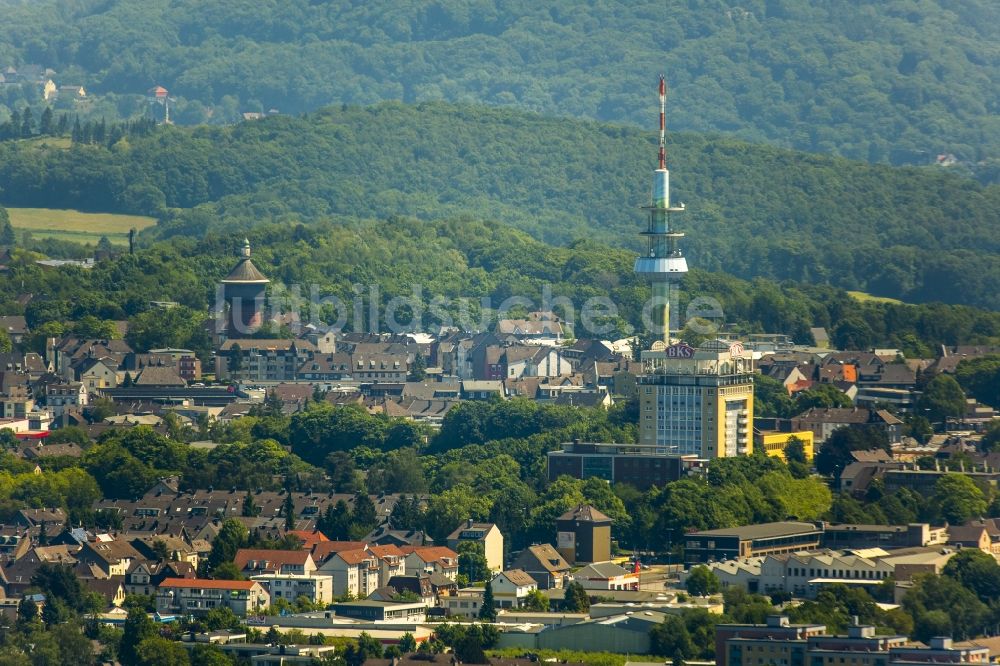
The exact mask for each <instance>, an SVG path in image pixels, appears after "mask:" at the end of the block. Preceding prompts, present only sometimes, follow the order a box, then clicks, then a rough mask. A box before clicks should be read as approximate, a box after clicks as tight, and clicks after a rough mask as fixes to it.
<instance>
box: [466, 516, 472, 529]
mask: <svg viewBox="0 0 1000 666" xmlns="http://www.w3.org/2000/svg"><path fill="white" fill-rule="evenodd" d="M472 524H473V521H472V518H469V519H468V520H467V521H466V522H465V526H466V527H468V528H470V529H471V528H472Z"/></svg>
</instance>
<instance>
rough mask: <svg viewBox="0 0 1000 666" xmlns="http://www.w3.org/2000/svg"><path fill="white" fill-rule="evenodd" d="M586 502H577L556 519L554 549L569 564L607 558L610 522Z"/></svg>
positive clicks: (608, 554) (609, 545) (609, 546)
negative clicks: (576, 504) (578, 503)
mask: <svg viewBox="0 0 1000 666" xmlns="http://www.w3.org/2000/svg"><path fill="white" fill-rule="evenodd" d="M612 522H613V521H612V520H611V518H610V517H608V516H606V515H604V514H603V513H601V512H600V511H598V510H597V509H595V508H594V507H592V506H590V505H589V504H580V505H578V506H576V507H574V508H573V509H570V510H569V511H567V512H566V513H564V514H563V515H561V516H559V518H557V519H556V550H557V551H559V554H560V555H562V556H563V558H565V560H566V561H567V562H569V563H570V564H578V563H583V562H605V561H607V560H610V559H611V523H612Z"/></svg>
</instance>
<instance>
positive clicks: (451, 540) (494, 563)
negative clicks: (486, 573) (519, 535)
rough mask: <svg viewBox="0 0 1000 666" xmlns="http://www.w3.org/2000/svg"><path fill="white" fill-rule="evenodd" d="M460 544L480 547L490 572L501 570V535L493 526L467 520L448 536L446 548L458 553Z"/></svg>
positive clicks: (498, 529) (497, 528)
mask: <svg viewBox="0 0 1000 666" xmlns="http://www.w3.org/2000/svg"><path fill="white" fill-rule="evenodd" d="M461 543H476V544H479V545H481V546H482V548H483V554H484V555H485V556H486V566H487V567H489V569H490V571H494V572H496V571H502V570H503V534H501V533H500V528H499V527H497V526H496V525H495V524H493V523H477V522H475V521H474V520H472V519H471V518H469V519H468V520H467V521H466V522H464V523H462V524H461V525H459V526H458V527H457V528H456V529H455V531H454V532H452V533H451V534H449V535H448V547H449V548H451V549H452V550H454V551H455V552H459V551H458V546H459V544H461Z"/></svg>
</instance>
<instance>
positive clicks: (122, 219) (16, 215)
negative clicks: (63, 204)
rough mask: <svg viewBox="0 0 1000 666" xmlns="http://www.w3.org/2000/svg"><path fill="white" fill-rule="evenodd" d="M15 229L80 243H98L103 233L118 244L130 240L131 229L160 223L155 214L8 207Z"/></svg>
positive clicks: (38, 236)
mask: <svg viewBox="0 0 1000 666" xmlns="http://www.w3.org/2000/svg"><path fill="white" fill-rule="evenodd" d="M7 212H8V213H9V214H10V223H11V226H13V227H14V230H15V231H18V232H21V231H30V232H31V235H32V236H34V237H36V238H55V239H58V240H67V241H74V242H77V243H96V242H97V241H99V240H100V239H101V236H107V237H108V240H109V241H111V242H112V243H116V244H118V245H125V244H126V243H128V231H129V229H133V228H134V229H135V230H136V231H141V230H143V229H145V228H146V227H149V226H152V225H154V224H156V220H155V219H153V218H151V217H143V216H141V215H115V214H112V213H81V212H80V211H78V210H57V209H54V208H8V209H7Z"/></svg>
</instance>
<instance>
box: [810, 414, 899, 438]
mask: <svg viewBox="0 0 1000 666" xmlns="http://www.w3.org/2000/svg"><path fill="white" fill-rule="evenodd" d="M844 426H847V427H850V428H858V427H866V426H872V427H876V428H879V429H881V430H883V431H884V432H885V434H886V436H887V437H888V438H889V443H890V444H898V443H899V442H900V441H901V439H902V436H903V422H902V421H900V420H899V419H898V418H897V417H896V416H894V415H893V414H891V413H889V412H888V411H886V410H884V409H879V410H873V409H864V408H860V407H836V408H835V407H830V408H819V407H816V408H812V409H809V410H807V411H805V412H803V413H801V414H799V415H798V416H795V417H792V419H791V428H792V429H793V430H795V431H802V430H811V431H812V433H813V441H814V442H815V443H816V444H822V443H823V442H825V441H826V439H827V437H829V436H830V435H832V434H833V431H834V430H836V429H837V428H842V427H844Z"/></svg>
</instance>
